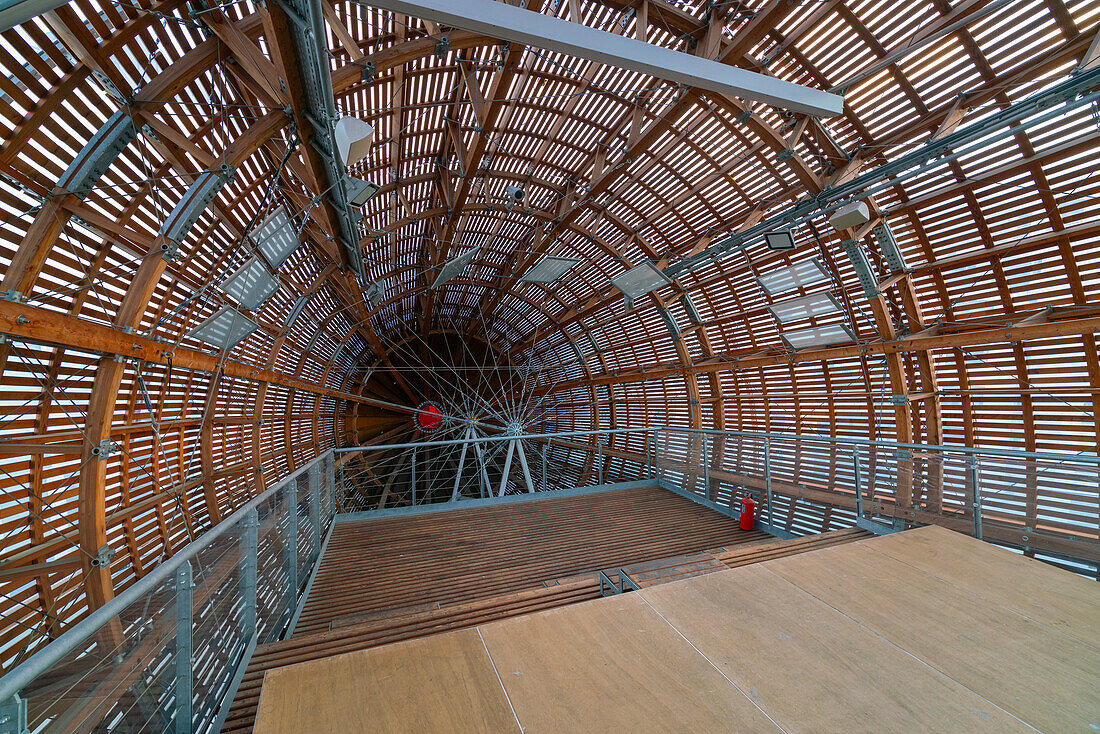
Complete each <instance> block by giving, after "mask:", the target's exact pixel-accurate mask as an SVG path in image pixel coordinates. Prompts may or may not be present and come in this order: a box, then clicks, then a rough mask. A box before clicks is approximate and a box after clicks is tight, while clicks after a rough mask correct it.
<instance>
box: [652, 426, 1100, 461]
mask: <svg viewBox="0 0 1100 734" xmlns="http://www.w3.org/2000/svg"><path fill="white" fill-rule="evenodd" d="M656 430H658V431H675V432H678V433H704V434H712V435H713V434H720V435H730V436H746V437H750V438H767V439H773V438H774V439H781V440H786V441H810V442H813V443H824V444H848V445H852V446H878V447H882V448H891V449H906V450H912V451H938V452H940V453H953V454H967V455H974V456H1004V457H1007V458H1013V459H1042V460H1046V461H1064V462H1070V463H1078V464H1094V465H1100V456H1089V455H1082V454H1064V453H1058V452H1053V451H1016V450H1014V449H993V448H973V447H970V446H951V445H943V444H933V443H900V442H898V441H879V440H874V439H867V438H842V437H839V436H808V435H806V434H803V433H761V432H758V431H732V430H727V429H717V428H683V427H680V426H659V427H656Z"/></svg>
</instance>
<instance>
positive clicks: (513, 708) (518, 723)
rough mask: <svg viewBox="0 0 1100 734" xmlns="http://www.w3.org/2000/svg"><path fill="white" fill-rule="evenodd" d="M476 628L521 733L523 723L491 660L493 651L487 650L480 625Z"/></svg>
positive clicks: (520, 733) (495, 665)
mask: <svg viewBox="0 0 1100 734" xmlns="http://www.w3.org/2000/svg"><path fill="white" fill-rule="evenodd" d="M474 629H476V630H477V636H478V637H479V638H480V639H481V646H482V647H483V648H484V649H485V654H486V655H487V656H488V658H489V665H492V666H493V673H494V674H496V677H497V683H499V684H500V690H502V691H503V692H504V700H505V701H507V702H508V708H510V709H511V710H512V718H514V719H515V720H516V726H518V727H519V734H523V724H521V723H520V720H519V714H517V713H516V707H515V706H513V705H512V697H511V696H509V695H508V689H507V688H505V687H504V681H503V680H501V677H500V671H499V670H497V664H496V662H495V661H494V660H493V653H491V652H489V646H488V645H487V644H485V637H484V635H482V634H481V627H474Z"/></svg>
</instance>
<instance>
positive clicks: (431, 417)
mask: <svg viewBox="0 0 1100 734" xmlns="http://www.w3.org/2000/svg"><path fill="white" fill-rule="evenodd" d="M414 420H415V421H416V427H417V428H419V429H420V430H421V431H424V432H425V433H432V432H433V431H437V430H439V426H440V424H442V423H443V411H442V410H440V409H439V406H438V405H436V404H435V403H421V404H420V405H419V406H417V408H416V418H415V419H414Z"/></svg>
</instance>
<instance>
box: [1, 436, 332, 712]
mask: <svg viewBox="0 0 1100 734" xmlns="http://www.w3.org/2000/svg"><path fill="white" fill-rule="evenodd" d="M335 511H336V506H335V481H334V456H333V453H332V451H327V452H325V453H324V454H322V455H321V456H319V457H317V458H316V459H315V460H314V461H312V462H310V463H309V464H307V465H306V466H303V467H302V468H301V469H299V470H297V471H295V472H294V473H293V474H291V475H289V476H288V477H286V478H284V479H283V480H281V481H280V482H279V483H278V484H276V485H275V486H274V487H272V488H271V489H269V490H267V491H266V492H264V493H263V494H261V495H259V496H258V497H256V498H254V499H253V500H251V501H250V502H248V503H247V504H246V505H244V506H243V507H241V508H239V509H238V510H236V511H235V512H234V513H233V514H232V515H231V516H230V517H228V518H226V519H225V520H223V521H222V522H221V523H219V524H218V525H217V526H216V527H214V528H212V529H211V530H209V531H208V532H206V533H204V534H203V535H201V536H200V537H199V538H197V539H196V540H195V541H193V542H191V543H190V544H188V545H187V546H186V547H184V548H183V549H182V550H180V551H179V552H178V553H176V554H175V555H173V556H172V557H170V558H168V559H167V560H165V561H164V562H163V563H161V564H160V565H159V566H157V567H156V568H154V569H153V570H152V571H151V572H149V573H148V574H147V575H145V576H143V577H142V578H140V579H139V580H138V581H136V582H135V583H134V584H133V585H131V586H130V587H128V588H127V589H125V590H124V591H123V592H122V593H121V594H119V595H118V596H116V597H115V598H114V599H112V600H111V601H109V602H108V603H107V604H105V605H104V606H102V607H100V608H99V609H96V610H95V611H93V612H92V613H91V614H89V615H88V616H87V617H85V618H84V619H83V620H81V621H80V622H78V623H77V624H76V625H74V626H73V627H72V628H70V629H69V630H67V631H66V632H65V633H64V634H62V635H61V636H60V637H58V638H57V639H56V640H53V641H52V642H50V643H49V644H48V645H46V646H45V647H44V648H42V649H41V650H39V651H37V652H36V653H34V654H33V655H31V656H30V657H29V658H28V659H27V660H25V661H23V662H22V663H21V664H19V665H18V666H16V667H15V668H13V669H12V670H11V671H10V672H8V673H7V674H6V675H4V676H3V677H2V678H0V731H4V732H6V731H12V732H17V733H18V734H22V732H24V731H29V732H81V731H116V730H117V731H147V730H148V731H161V732H168V731H171V732H177V733H179V734H188V733H190V732H216V731H218V730H219V729H220V728H221V724H222V722H223V721H224V719H225V715H226V714H227V713H228V710H229V706H230V705H231V704H232V699H233V695H234V693H235V691H236V688H237V685H238V684H239V682H240V680H241V677H242V676H243V674H244V669H245V667H247V664H248V661H249V659H250V658H251V655H252V651H253V649H254V648H255V646H256V644H257V642H264V641H269V640H273V639H277V638H279V637H280V636H281V635H282V634H283V633H284V632H285V631H286V630H287V628H288V626H289V625H290V623H291V620H292V619H293V617H294V614H295V611H296V609H297V607H298V604H299V600H300V599H301V598H302V589H303V587H304V586H305V585H306V583H307V580H308V578H309V576H310V574H311V573H312V571H313V570H314V568H315V567H316V564H317V562H318V560H319V558H320V552H321V547H322V543H323V539H324V537H325V533H326V531H327V528H328V527H329V526H330V525H331V523H332V520H333V518H334V516H335ZM5 717H7V718H6V719H5ZM5 727H8V728H5Z"/></svg>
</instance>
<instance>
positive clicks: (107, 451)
mask: <svg viewBox="0 0 1100 734" xmlns="http://www.w3.org/2000/svg"><path fill="white" fill-rule="evenodd" d="M117 450H118V444H116V443H114V442H112V441H111V439H109V438H105V439H103V440H102V441H100V442H99V445H98V446H93V447H92V456H94V457H96V458H97V459H99V460H100V461H103V460H104V459H106V458H107V457H109V456H110V455H111V454H113V453H114V452H115V451H117Z"/></svg>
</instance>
